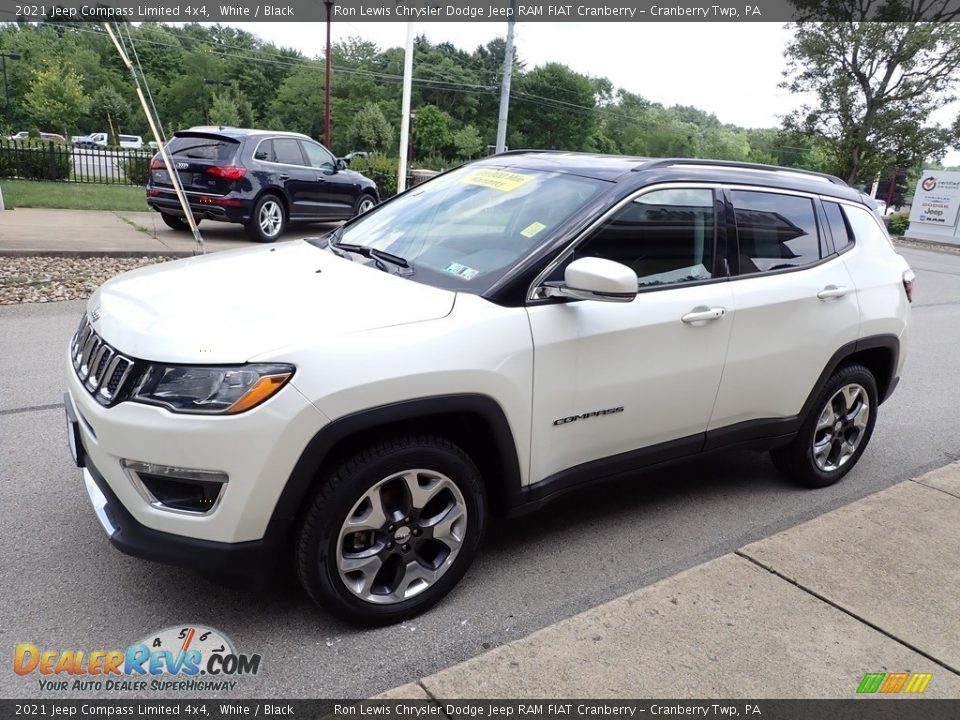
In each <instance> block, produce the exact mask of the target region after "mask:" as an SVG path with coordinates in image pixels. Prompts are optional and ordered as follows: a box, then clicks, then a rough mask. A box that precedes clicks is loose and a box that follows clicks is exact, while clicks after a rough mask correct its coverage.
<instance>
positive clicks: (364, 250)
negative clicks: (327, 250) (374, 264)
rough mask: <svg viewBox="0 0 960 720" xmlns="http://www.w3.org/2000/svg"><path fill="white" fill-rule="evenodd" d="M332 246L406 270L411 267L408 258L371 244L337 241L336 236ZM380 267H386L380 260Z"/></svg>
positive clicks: (331, 242)
mask: <svg viewBox="0 0 960 720" xmlns="http://www.w3.org/2000/svg"><path fill="white" fill-rule="evenodd" d="M330 247H331V248H335V249H336V250H346V251H347V252H352V253H356V254H357V255H363V256H364V257H368V258H371V259H373V260H376V261H381V260H386V261H387V262H388V263H392V264H393V265H396V266H398V267H402V268H404V269H405V270H408V269H409V268H410V263H409V262H408V261H407V259H406V258H403V257H400V256H399V255H394V254H393V253H391V252H387V251H386V250H379V249H377V248H372V247H370V246H369V245H354V244H352V243H342V242H336V241H335V238H330ZM378 267H380V269H381V270H385V269H386V268H384V267H383V265H382V263H380V262H378Z"/></svg>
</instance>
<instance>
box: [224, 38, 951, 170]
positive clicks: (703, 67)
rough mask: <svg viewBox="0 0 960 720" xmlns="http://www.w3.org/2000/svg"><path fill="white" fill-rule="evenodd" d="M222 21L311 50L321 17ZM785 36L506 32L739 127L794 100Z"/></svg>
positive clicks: (389, 42)
mask: <svg viewBox="0 0 960 720" xmlns="http://www.w3.org/2000/svg"><path fill="white" fill-rule="evenodd" d="M228 24H234V25H236V26H237V27H240V28H242V29H244V30H247V31H249V32H252V33H254V34H256V35H259V36H260V37H262V38H265V39H267V40H270V41H272V42H274V43H276V44H277V45H284V46H287V47H293V48H295V49H297V50H300V51H301V52H302V53H304V54H305V55H308V56H311V57H313V56H318V55H322V54H323V50H324V46H323V43H324V40H325V35H324V31H323V27H324V26H323V24H321V23H286V22H276V23H228ZM506 28H507V25H506V23H474V22H462V23H434V22H424V23H418V24H417V26H416V32H417V33H418V34H423V35H426V36H427V38H429V39H430V40H431V41H434V42H451V43H453V44H454V45H455V46H457V47H460V48H462V49H464V50H468V51H469V50H473V49H474V48H476V47H477V46H478V45H483V44H485V43H486V42H488V41H489V40H491V39H493V38H494V37H497V36H498V35H500V36H504V35H506ZM331 32H332V36H333V40H334V42H336V41H337V40H340V39H345V38H347V37H350V36H358V37H361V38H363V39H365V40H371V41H373V42H375V43H377V44H378V45H379V46H380V47H381V48H388V47H403V45H404V43H405V40H406V23H403V22H390V23H373V22H361V23H349V22H345V21H335V22H334V23H333V25H332V31H331ZM790 37H791V33H790V31H788V30H786V29H784V27H783V24H782V23H736V24H733V23H731V24H722V25H721V24H718V23H688V22H678V23H669V22H657V23H643V22H621V23H548V22H530V23H524V22H518V23H517V24H516V30H515V36H514V42H515V45H516V49H517V53H518V56H519V57H520V59H521V60H522V61H523V62H525V63H526V66H527V67H528V68H533V67H535V66H537V65H542V64H544V63H547V62H562V63H564V64H566V65H568V66H569V67H571V68H572V69H574V70H576V71H577V72H580V73H583V74H586V75H593V76H597V77H607V78H609V79H610V80H611V82H613V84H614V87H620V88H623V89H625V90H628V91H629V92H633V93H637V94H639V95H642V96H643V97H645V98H646V99H648V100H651V101H653V102H659V103H661V104H663V105H666V106H670V105H693V106H695V107H698V108H700V109H702V110H706V111H708V112H711V113H713V114H714V115H716V116H717V117H718V118H719V119H720V121H721V122H724V123H731V124H734V125H739V126H741V127H775V126H778V125H779V124H780V120H781V118H782V117H783V116H784V115H786V114H787V113H789V112H790V111H791V110H792V109H794V108H796V107H799V106H800V105H801V104H802V103H803V101H804V98H802V97H798V96H796V95H792V94H790V93H789V92H787V91H786V90H783V89H780V88H779V87H778V85H779V83H780V82H781V80H782V73H783V69H784V66H785V60H784V57H783V50H784V47H785V46H786V45H787V43H788V42H789V40H790ZM414 62H416V58H414ZM809 100H810V99H809V98H808V101H809ZM958 112H960V102H957V103H952V104H951V105H950V106H948V107H946V108H943V109H942V110H940V111H939V112H938V113H936V114H935V115H934V118H933V119H934V120H936V121H939V122H940V123H942V124H948V123H950V122H952V119H953V117H955V116H956V114H957V113H958ZM944 162H945V164H947V165H958V164H960V152H958V151H951V152H949V153H948V154H947V157H946V159H945V161H944Z"/></svg>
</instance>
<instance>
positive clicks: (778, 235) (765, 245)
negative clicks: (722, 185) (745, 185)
mask: <svg viewBox="0 0 960 720" xmlns="http://www.w3.org/2000/svg"><path fill="white" fill-rule="evenodd" d="M730 196H731V198H732V200H733V208H734V213H735V215H736V221H737V237H738V240H739V243H740V274H741V275H750V274H754V273H761V272H773V271H775V270H789V269H790V268H796V267H803V266H804V265H811V264H813V263H815V262H818V261H819V260H820V237H819V234H818V232H817V216H816V212H815V210H814V207H813V200H812V199H810V198H808V197H801V196H798V195H783V194H781V193H774V192H755V191H753V190H734V191H732V192H731V193H730Z"/></svg>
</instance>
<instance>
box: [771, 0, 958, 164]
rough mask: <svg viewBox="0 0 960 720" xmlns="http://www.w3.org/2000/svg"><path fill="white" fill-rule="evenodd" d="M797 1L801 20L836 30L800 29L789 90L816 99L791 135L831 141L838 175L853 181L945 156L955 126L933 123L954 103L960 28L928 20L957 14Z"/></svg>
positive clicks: (869, 3)
mask: <svg viewBox="0 0 960 720" xmlns="http://www.w3.org/2000/svg"><path fill="white" fill-rule="evenodd" d="M794 2H795V4H796V5H797V7H798V9H799V10H800V12H801V16H800V17H801V19H804V18H814V17H816V18H823V17H829V18H830V19H831V22H824V23H819V22H816V23H815V22H800V23H797V24H793V25H792V27H793V29H794V31H795V35H794V39H793V41H792V42H791V43H790V45H789V46H788V47H787V49H786V56H787V60H788V67H787V70H786V71H785V81H784V83H783V86H784V87H785V88H787V89H789V90H791V91H793V92H796V93H813V94H815V95H816V98H817V101H816V103H812V104H805V105H803V106H802V107H800V108H798V109H797V110H795V111H794V112H793V113H792V114H791V115H789V116H788V117H787V118H786V120H785V127H786V128H787V129H789V130H797V131H800V132H804V133H807V134H809V135H812V136H816V137H820V138H823V139H825V140H827V141H829V142H828V145H827V146H826V147H827V148H828V151H829V152H830V154H831V156H832V157H831V161H832V164H833V166H834V168H835V171H836V172H837V173H838V174H840V175H841V176H842V177H843V178H845V179H846V180H847V182H850V183H856V182H859V181H861V180H870V179H872V178H873V177H874V176H876V175H877V173H879V172H883V171H886V170H887V169H889V168H891V167H896V166H901V167H905V166H910V165H914V164H916V163H918V162H920V161H922V160H923V158H925V157H926V156H928V155H932V156H934V157H936V158H941V157H943V154H944V152H945V150H946V146H947V145H948V144H949V143H951V142H954V141H955V140H956V137H957V132H956V128H944V127H940V126H938V125H936V124H934V123H931V122H930V121H929V117H930V115H931V113H932V112H933V111H935V110H937V109H938V108H941V107H943V106H944V105H946V104H947V103H949V102H951V101H952V100H953V99H954V98H953V95H952V91H953V88H954V85H955V82H956V80H957V76H958V71H960V26H958V25H957V24H956V23H953V22H922V20H935V21H936V20H949V19H950V18H949V17H947V15H952V14H954V13H955V11H953V10H948V9H943V10H941V11H940V13H939V15H937V14H934V13H933V12H932V10H931V7H932V6H930V7H928V6H927V4H922V3H921V4H917V3H910V4H909V5H908V4H907V3H906V2H904V1H903V0H885V2H884V3H883V4H882V5H881V3H880V2H878V1H877V0H864V2H861V3H859V4H850V3H840V2H835V0H794ZM938 5H939V6H940V7H941V8H946V7H947V5H948V4H943V3H939V4H938ZM921 6H922V9H921ZM868 19H871V20H888V21H887V22H867V20H868Z"/></svg>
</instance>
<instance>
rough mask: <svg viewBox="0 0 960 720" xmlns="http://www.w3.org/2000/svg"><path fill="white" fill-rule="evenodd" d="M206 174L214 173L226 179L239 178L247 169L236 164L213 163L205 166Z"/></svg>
mask: <svg viewBox="0 0 960 720" xmlns="http://www.w3.org/2000/svg"><path fill="white" fill-rule="evenodd" d="M207 174H208V175H215V176H216V177H222V178H224V179H226V180H239V179H240V178H242V177H243V176H244V175H246V174H247V169H246V168H244V167H237V166H236V165H213V166H212V167H208V168H207Z"/></svg>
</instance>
